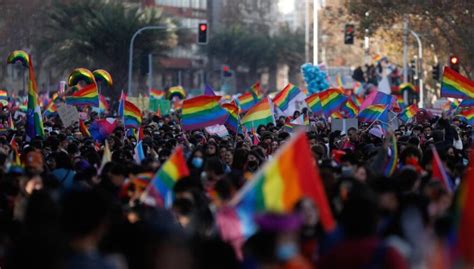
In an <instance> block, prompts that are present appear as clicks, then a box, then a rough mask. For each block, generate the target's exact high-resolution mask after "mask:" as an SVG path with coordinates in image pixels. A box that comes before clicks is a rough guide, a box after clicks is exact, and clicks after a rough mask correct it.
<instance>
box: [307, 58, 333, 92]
mask: <svg viewBox="0 0 474 269" xmlns="http://www.w3.org/2000/svg"><path fill="white" fill-rule="evenodd" d="M301 72H302V73H303V77H304V81H305V82H306V85H307V88H308V92H309V93H310V94H313V93H318V92H321V91H324V90H326V89H328V88H329V82H328V80H327V75H326V73H325V72H324V71H322V70H321V69H320V68H319V67H318V66H315V65H312V64H310V63H306V64H303V65H302V66H301Z"/></svg>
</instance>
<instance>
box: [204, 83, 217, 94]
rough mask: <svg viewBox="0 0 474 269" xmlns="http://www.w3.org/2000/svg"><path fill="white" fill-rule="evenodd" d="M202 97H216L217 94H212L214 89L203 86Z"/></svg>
mask: <svg viewBox="0 0 474 269" xmlns="http://www.w3.org/2000/svg"><path fill="white" fill-rule="evenodd" d="M203 95H207V96H216V95H217V94H216V93H215V92H214V89H213V88H212V87H211V86H209V85H207V84H206V85H205V86H204V92H203Z"/></svg>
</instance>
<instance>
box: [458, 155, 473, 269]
mask: <svg viewBox="0 0 474 269" xmlns="http://www.w3.org/2000/svg"><path fill="white" fill-rule="evenodd" d="M473 179H474V150H472V151H471V154H470V156H469V166H468V167H467V169H466V173H465V176H464V178H463V181H462V182H461V187H460V190H459V196H458V211H459V220H458V224H459V225H458V230H457V247H458V250H459V255H460V256H461V260H462V261H463V262H464V263H465V265H468V264H471V265H472V264H474V244H472V240H468V238H469V239H471V238H474V230H473V229H472V227H474V211H473V210H472V205H474V180H473Z"/></svg>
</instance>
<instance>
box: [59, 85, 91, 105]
mask: <svg viewBox="0 0 474 269" xmlns="http://www.w3.org/2000/svg"><path fill="white" fill-rule="evenodd" d="M66 104H68V105H74V106H94V107H99V91H98V90H97V84H96V83H95V82H94V83H91V84H89V85H87V86H85V87H84V88H82V89H79V90H78V91H76V92H74V93H73V94H72V95H71V96H66Z"/></svg>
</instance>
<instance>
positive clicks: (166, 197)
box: [140, 146, 189, 208]
mask: <svg viewBox="0 0 474 269" xmlns="http://www.w3.org/2000/svg"><path fill="white" fill-rule="evenodd" d="M187 176H189V169H188V166H187V165H186V158H185V157H184V151H183V148H182V147H181V146H179V147H178V148H176V150H175V151H174V153H173V154H172V155H171V156H170V157H169V158H168V160H167V161H166V162H165V163H164V164H163V165H162V166H161V168H160V170H158V172H156V174H155V175H154V176H153V179H152V180H151V182H150V184H149V185H148V187H147V188H146V189H145V191H144V192H143V194H142V196H141V198H140V200H141V201H142V202H144V203H145V204H148V205H152V206H161V207H163V206H165V207H167V208H169V207H170V206H171V204H172V201H173V187H174V185H175V184H176V182H177V181H178V180H180V179H181V178H183V177H187Z"/></svg>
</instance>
